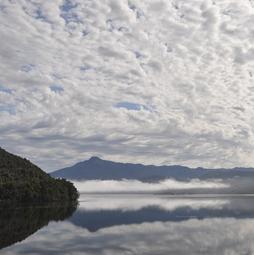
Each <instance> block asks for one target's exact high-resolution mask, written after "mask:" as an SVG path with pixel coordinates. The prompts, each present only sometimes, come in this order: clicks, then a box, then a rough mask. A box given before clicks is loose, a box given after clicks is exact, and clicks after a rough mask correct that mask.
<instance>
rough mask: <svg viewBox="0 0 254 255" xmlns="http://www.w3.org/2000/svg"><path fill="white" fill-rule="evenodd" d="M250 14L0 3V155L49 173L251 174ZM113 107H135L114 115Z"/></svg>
mask: <svg viewBox="0 0 254 255" xmlns="http://www.w3.org/2000/svg"><path fill="white" fill-rule="evenodd" d="M253 7H254V6H253V2H252V1H248V0H243V1H237V0H221V1H211V0H206V1H204V0H190V1H184V0H174V1H173V0H171V1H166V0H160V1H154V0H149V1H136V0H130V1H127V0H126V1H117V0H103V1H99V0H96V1H86V0H82V1H81V0H71V1H63V0H58V1H53V2H52V1H49V0H47V1H42V0H33V1H26V0H21V1H8V0H3V1H1V4H0V37H1V44H0V70H1V77H0V118H1V123H0V134H1V135H0V144H1V146H3V147H5V148H6V149H8V150H10V151H12V152H14V153H18V154H21V155H23V156H25V157H28V158H30V159H31V160H32V161H34V162H35V163H38V164H39V165H40V166H42V167H43V168H45V169H46V170H49V169H57V168H61V167H63V166H65V165H67V164H71V163H74V162H76V161H78V160H81V159H84V158H87V157H89V156H91V155H94V154H96V155H101V156H104V157H105V158H108V159H112V160H120V161H125V162H126V161H132V162H142V163H154V164H161V163H168V164H184V165H189V166H206V167H218V166H219V167H222V166H223V167H232V166H236V165H243V166H250V165H252V164H253V163H254V161H253V158H254V157H253V149H254V148H253V146H254V145H253V144H254V136H253V132H254V131H253V120H254V118H253V117H254V115H253V107H252V105H253V96H252V92H253V88H254V87H253V79H254V77H253V75H254V73H253V67H254V61H253V60H254V53H253V43H254V41H253V40H254V39H253V38H254V36H253V35H254V30H253V20H254V9H253ZM52 86H57V87H59V88H61V93H56V92H55V91H52V90H51V89H50V88H52ZM1 88H5V91H3V89H1ZM6 89H7V90H9V91H11V93H6ZM121 102H130V103H134V104H136V105H141V106H142V107H140V109H139V110H137V111H133V110H131V109H129V110H128V109H126V108H123V107H115V106H116V105H117V104H119V103H121ZM93 138H94V139H95V140H93Z"/></svg>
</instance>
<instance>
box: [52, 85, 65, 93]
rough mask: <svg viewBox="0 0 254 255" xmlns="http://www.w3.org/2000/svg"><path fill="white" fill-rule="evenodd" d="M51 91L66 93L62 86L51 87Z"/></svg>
mask: <svg viewBox="0 0 254 255" xmlns="http://www.w3.org/2000/svg"><path fill="white" fill-rule="evenodd" d="M50 90H51V91H53V92H55V93H61V92H63V91H64V88H63V87H61V86H60V85H51V86H50Z"/></svg>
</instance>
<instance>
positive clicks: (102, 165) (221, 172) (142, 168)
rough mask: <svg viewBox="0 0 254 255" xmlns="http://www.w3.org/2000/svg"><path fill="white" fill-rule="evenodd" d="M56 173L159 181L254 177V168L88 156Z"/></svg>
mask: <svg viewBox="0 0 254 255" xmlns="http://www.w3.org/2000/svg"><path fill="white" fill-rule="evenodd" d="M51 176H53V177H61V178H66V179H70V180H121V179H128V180H140V181H148V182H150V181H158V180H163V179H168V178H174V179H176V180H189V179H193V178H198V179H211V178H220V179H229V178H233V177H247V178H248V177H250V178H251V177H252V178H254V168H240V167H239V168H233V169H204V168H188V167H184V166H178V165H172V166H154V165H142V164H131V163H117V162H113V161H107V160H102V159H100V158H98V157H91V158H90V159H89V160H86V161H83V162H80V163H77V164H75V165H74V166H71V167H67V168H63V169H60V170H57V171H54V172H52V173H51Z"/></svg>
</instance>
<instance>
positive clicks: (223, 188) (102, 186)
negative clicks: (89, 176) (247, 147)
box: [74, 177, 254, 195]
mask: <svg viewBox="0 0 254 255" xmlns="http://www.w3.org/2000/svg"><path fill="white" fill-rule="evenodd" d="M74 185H75V186H76V188H77V189H78V191H79V192H80V193H81V194H82V193H90V194H96V193H99V194H101V193H103V194H106V193H116V194H121V193H124V194H126V193H130V194H133V193H135V194H170V195H188V194H190V195H191V194H193V195H194V194H207V195H209V194H210V195H211V194H254V186H253V182H252V180H250V179H247V178H240V177H236V178H232V179H228V180H222V179H211V180H205V181H204V180H199V179H193V180H191V181H188V182H181V181H176V180H174V179H167V180H162V181H159V182H156V183H148V182H141V181H138V180H121V181H116V180H110V181H108V180H92V181H74Z"/></svg>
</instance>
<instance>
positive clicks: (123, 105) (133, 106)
mask: <svg viewBox="0 0 254 255" xmlns="http://www.w3.org/2000/svg"><path fill="white" fill-rule="evenodd" d="M115 107H117V108H125V109H127V110H133V111H140V110H141V109H142V108H144V109H146V110H148V108H147V107H146V106H145V105H142V104H137V103H131V102H119V103H117V104H116V105H115Z"/></svg>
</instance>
